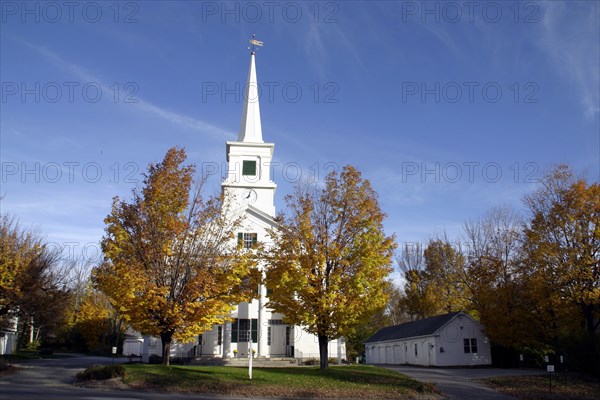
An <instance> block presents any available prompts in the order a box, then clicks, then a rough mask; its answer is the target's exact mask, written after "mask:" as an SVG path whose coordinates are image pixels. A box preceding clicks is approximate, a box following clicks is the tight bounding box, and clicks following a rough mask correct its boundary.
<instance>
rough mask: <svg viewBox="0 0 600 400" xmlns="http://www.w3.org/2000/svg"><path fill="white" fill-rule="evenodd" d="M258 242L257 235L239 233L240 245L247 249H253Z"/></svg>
mask: <svg viewBox="0 0 600 400" xmlns="http://www.w3.org/2000/svg"><path fill="white" fill-rule="evenodd" d="M257 241H258V235H257V234H256V233H249V232H239V233H238V244H239V245H240V246H244V248H245V249H251V248H253V247H254V246H256V242H257Z"/></svg>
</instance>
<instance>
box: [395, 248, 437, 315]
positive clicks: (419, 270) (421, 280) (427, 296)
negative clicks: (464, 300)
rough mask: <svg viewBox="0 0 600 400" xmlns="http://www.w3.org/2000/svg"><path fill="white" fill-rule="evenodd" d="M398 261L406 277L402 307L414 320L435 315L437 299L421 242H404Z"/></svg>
mask: <svg viewBox="0 0 600 400" xmlns="http://www.w3.org/2000/svg"><path fill="white" fill-rule="evenodd" d="M396 262H397V264H398V268H399V269H400V272H401V273H402V276H403V278H404V290H403V293H402V296H401V298H400V300H399V301H400V303H401V307H402V308H403V309H404V310H405V311H406V313H407V314H408V315H409V316H410V319H412V320H416V319H423V318H426V317H430V316H433V315H435V314H434V309H435V299H434V298H433V293H432V292H431V290H430V288H429V286H428V283H427V273H426V271H425V261H424V258H423V246H422V245H421V243H404V244H403V245H402V249H401V252H400V254H399V255H397V257H396Z"/></svg>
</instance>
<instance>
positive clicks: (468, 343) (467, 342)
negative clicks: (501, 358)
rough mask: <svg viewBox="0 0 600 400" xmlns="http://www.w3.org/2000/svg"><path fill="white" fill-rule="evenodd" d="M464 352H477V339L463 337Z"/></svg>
mask: <svg viewBox="0 0 600 400" xmlns="http://www.w3.org/2000/svg"><path fill="white" fill-rule="evenodd" d="M463 344H464V349H465V353H477V339H476V338H470V339H463Z"/></svg>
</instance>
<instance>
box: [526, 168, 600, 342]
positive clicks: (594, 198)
mask: <svg viewBox="0 0 600 400" xmlns="http://www.w3.org/2000/svg"><path fill="white" fill-rule="evenodd" d="M525 203H526V205H527V207H528V209H529V212H530V215H531V219H530V221H529V223H528V224H527V227H526V229H525V241H524V253H525V254H524V263H525V266H526V267H527V270H526V275H525V279H526V280H527V282H528V284H529V285H531V287H532V288H534V289H535V290H536V291H533V292H532V293H531V295H532V296H531V298H532V300H533V302H532V303H533V305H534V306H535V310H534V311H535V312H536V313H537V314H538V317H539V318H540V319H541V320H545V321H547V323H548V324H549V325H550V326H552V325H556V320H557V319H558V320H559V321H562V323H563V324H564V323H568V322H569V316H571V317H572V316H575V318H576V321H574V322H575V324H576V325H575V326H577V324H578V323H579V324H581V326H583V327H585V330H586V331H587V333H588V334H589V335H590V336H594V335H596V334H597V333H598V327H599V325H600V185H599V184H598V183H592V184H590V183H588V182H586V181H585V180H584V179H582V178H576V177H575V176H574V175H573V172H572V171H571V170H570V169H569V167H568V166H566V165H559V166H556V167H555V168H554V169H553V170H551V171H550V172H549V173H548V174H547V175H546V176H545V177H544V178H543V179H542V181H541V186H540V188H539V189H538V190H536V191H535V192H533V193H532V194H530V195H528V196H527V197H526V198H525ZM573 328H575V327H573ZM573 328H572V329H573ZM555 334H560V332H556V333H555Z"/></svg>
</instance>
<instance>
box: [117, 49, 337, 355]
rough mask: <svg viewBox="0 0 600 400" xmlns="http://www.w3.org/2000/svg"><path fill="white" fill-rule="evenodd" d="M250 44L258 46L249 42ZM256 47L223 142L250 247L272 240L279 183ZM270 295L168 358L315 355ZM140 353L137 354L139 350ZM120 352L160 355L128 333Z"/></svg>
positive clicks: (243, 238) (228, 189) (241, 236)
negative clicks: (234, 122)
mask: <svg viewBox="0 0 600 400" xmlns="http://www.w3.org/2000/svg"><path fill="white" fill-rule="evenodd" d="M251 43H252V44H259V45H260V44H262V43H261V42H257V41H251ZM254 59H255V51H254V50H253V51H252V52H251V53H250V70H249V72H248V83H247V86H246V96H245V97H244V105H243V110H242V121H241V126H240V131H239V134H238V138H237V140H236V141H231V142H227V143H226V157H227V161H228V163H229V167H228V176H227V178H226V179H225V180H224V181H223V182H222V184H221V185H222V189H223V191H224V194H225V197H226V203H227V202H229V205H230V206H231V207H230V209H233V210H236V211H235V212H236V214H237V213H240V214H238V215H241V216H242V218H243V223H242V224H241V229H240V231H239V232H238V233H237V238H238V241H240V242H241V243H243V245H244V246H247V247H252V246H253V244H255V243H256V242H261V243H263V244H264V245H265V246H266V247H267V248H268V246H270V245H271V244H272V240H271V239H270V237H269V235H268V234H267V229H270V228H274V227H275V204H274V196H275V189H276V188H277V185H276V184H275V183H274V182H273V181H272V180H271V177H270V168H269V165H270V163H271V159H272V157H273V150H274V148H275V145H274V144H273V143H265V142H264V141H263V135H262V127H261V121H260V107H259V91H258V85H257V79H256V66H255V61H254ZM267 302H268V293H267V291H266V288H265V286H264V285H260V288H259V294H258V299H255V300H253V301H252V302H250V303H241V304H239V305H238V306H237V307H236V309H235V310H234V311H233V313H232V315H231V318H232V319H233V321H232V322H227V323H225V324H223V325H216V326H214V327H213V329H212V330H211V331H208V332H205V333H204V334H202V335H200V336H199V337H198V339H197V341H195V342H192V343H174V344H172V345H171V355H172V357H192V358H201V357H202V358H223V359H229V358H234V357H237V358H248V357H250V355H252V356H254V357H258V358H263V359H268V358H296V359H311V358H317V359H318V358H319V344H318V340H317V337H316V336H315V335H312V334H309V333H307V332H306V331H304V330H303V329H302V327H301V326H291V325H286V324H285V323H284V322H283V315H282V314H278V313H275V312H273V310H271V309H269V308H267V307H266V304H267ZM140 353H141V354H140ZM123 354H124V355H130V354H135V355H141V356H142V361H146V362H147V361H148V360H149V357H150V356H151V355H153V354H156V355H159V356H160V355H161V354H162V346H161V341H160V339H159V338H154V337H149V336H147V337H144V338H141V337H139V336H138V337H136V336H135V335H132V336H129V338H128V339H126V340H125V344H124V346H123ZM329 356H330V357H336V358H337V359H338V360H343V359H345V358H346V351H345V343H344V340H343V338H342V339H337V340H332V341H331V342H330V343H329Z"/></svg>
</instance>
